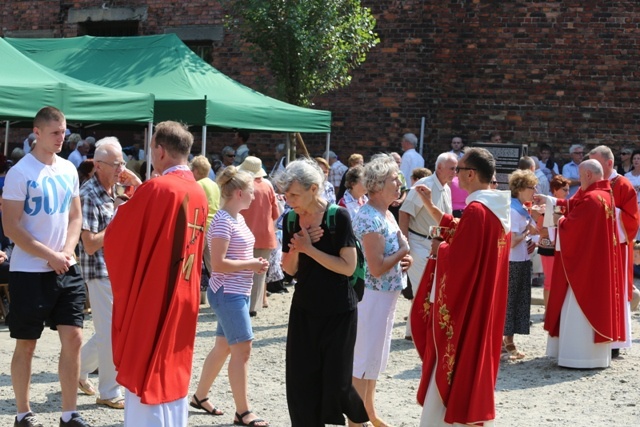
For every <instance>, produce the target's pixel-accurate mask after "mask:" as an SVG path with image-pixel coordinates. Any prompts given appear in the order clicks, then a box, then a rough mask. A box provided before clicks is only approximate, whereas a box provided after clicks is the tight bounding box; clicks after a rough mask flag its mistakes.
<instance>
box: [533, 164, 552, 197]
mask: <svg viewBox="0 0 640 427" xmlns="http://www.w3.org/2000/svg"><path fill="white" fill-rule="evenodd" d="M536 178H538V185H536V192H537V193H538V194H544V195H550V193H549V190H550V189H549V180H548V179H547V175H545V173H544V171H543V170H542V169H536Z"/></svg>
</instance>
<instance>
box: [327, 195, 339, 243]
mask: <svg viewBox="0 0 640 427" xmlns="http://www.w3.org/2000/svg"><path fill="white" fill-rule="evenodd" d="M338 207H339V206H338V205H336V204H335V203H332V204H330V205H329V207H328V208H327V219H326V223H327V228H328V229H329V233H331V235H332V236H333V235H334V234H335V233H336V227H337V224H336V213H338Z"/></svg>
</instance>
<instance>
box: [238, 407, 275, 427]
mask: <svg viewBox="0 0 640 427" xmlns="http://www.w3.org/2000/svg"><path fill="white" fill-rule="evenodd" d="M251 413H253V411H250V410H249V411H247V412H243V413H242V414H238V413H237V412H236V418H237V419H238V421H236V420H233V425H234V426H248V427H258V426H256V424H260V423H266V424H264V426H269V422H268V421H265V420H263V419H262V418H256V419H255V420H251V421H249V423H245V422H244V417H246V416H247V415H249V414H251ZM260 427H262V426H260Z"/></svg>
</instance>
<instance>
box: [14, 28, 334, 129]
mask: <svg viewBox="0 0 640 427" xmlns="http://www.w3.org/2000/svg"><path fill="white" fill-rule="evenodd" d="M6 40H7V42H9V43H10V44H11V45H13V46H14V47H15V48H16V49H18V50H19V51H20V52H22V53H23V54H25V55H26V56H28V57H29V58H31V59H33V60H35V61H36V62H38V63H40V64H42V65H44V66H46V67H49V68H52V69H53V70H56V71H58V72H60V73H63V74H65V75H67V76H70V77H74V78H76V79H78V80H82V81H85V82H90V83H93V84H96V85H100V86H105V87H109V88H113V89H121V90H125V91H129V92H140V93H150V94H153V95H154V96H155V115H154V121H155V122H159V121H163V120H178V121H181V122H184V123H187V124H189V125H197V126H211V127H214V128H222V129H234V128H237V129H250V130H255V131H271V132H309V133H328V132H330V131H331V112H329V111H324V110H314V109H309V108H302V107H298V106H295V105H291V104H288V103H286V102H282V101H279V100H277V99H274V98H270V97H268V96H265V95H263V94H261V93H259V92H256V91H254V90H252V89H250V88H248V87H246V86H244V85H242V84H240V83H238V82H236V81H235V80H233V79H231V78H229V77H227V76H226V75H224V74H223V73H221V72H220V71H218V70H216V69H215V68H214V67H212V66H211V65H209V64H207V63H206V62H204V61H203V60H202V59H201V58H200V57H198V56H197V55H196V54H195V53H193V52H192V51H191V50H190V49H189V48H188V47H187V46H186V45H185V44H184V43H182V41H180V39H179V38H178V37H177V36H176V35H175V34H166V35H157V36H140V37H91V36H83V37H75V38H67V39H16V38H7V39H6Z"/></svg>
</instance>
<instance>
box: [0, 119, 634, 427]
mask: <svg viewBox="0 0 640 427" xmlns="http://www.w3.org/2000/svg"><path fill="white" fill-rule="evenodd" d="M250 137H251V135H250V133H249V132H246V131H244V130H238V131H237V132H234V133H233V137H230V138H229V145H225V146H224V148H223V149H222V150H221V152H220V153H219V154H217V155H211V156H203V155H198V156H193V155H192V154H191V152H192V146H193V142H194V138H193V135H192V134H191V133H190V132H189V131H188V129H187V128H186V127H185V126H183V125H182V124H180V123H176V122H172V121H166V122H162V123H158V124H157V125H156V126H155V130H154V132H153V135H152V137H151V143H150V145H149V147H148V152H145V151H144V150H142V149H141V148H140V146H139V145H135V144H134V145H131V146H127V147H122V145H121V143H120V141H119V140H118V139H117V138H115V137H112V136H107V137H104V138H101V139H99V140H97V141H96V139H95V138H93V137H91V136H87V137H85V138H82V137H81V136H80V135H79V134H77V133H70V132H68V131H67V124H66V119H65V116H64V113H63V112H62V111H60V110H58V109H56V108H53V107H45V108H43V109H42V110H40V111H39V112H38V114H37V115H36V117H35V119H34V132H33V134H31V135H29V136H28V137H27V138H26V139H25V141H24V143H23V145H22V147H19V148H17V149H16V150H14V151H13V152H12V154H11V157H10V158H9V159H6V158H2V159H0V191H1V192H0V196H2V198H1V199H0V201H1V202H2V203H1V204H0V206H1V208H2V210H1V214H2V221H1V222H0V225H2V227H0V276H2V278H1V279H0V282H2V283H6V282H8V283H9V294H10V295H11V298H10V300H9V299H7V301H6V302H5V301H4V300H3V301H0V303H2V304H5V303H6V304H7V305H8V307H7V310H6V311H8V315H7V316H6V319H5V321H6V323H7V324H8V326H9V331H10V335H11V337H12V338H14V339H15V343H16V346H15V350H14V357H13V359H12V361H11V376H12V384H13V389H14V393H15V404H16V412H17V413H16V417H15V423H14V426H18V427H20V426H23V427H34V426H35V427H38V426H42V425H43V424H42V423H40V422H39V421H38V417H37V414H35V413H34V412H33V411H32V408H31V403H30V398H29V389H30V381H31V359H32V358H33V356H34V353H35V352H36V344H37V341H38V339H39V338H40V336H41V334H42V333H43V330H44V326H45V325H46V326H49V327H50V328H51V329H53V330H56V331H57V333H58V335H59V337H60V342H61V347H62V349H61V352H60V361H59V362H60V375H59V381H60V390H61V393H62V401H61V402H62V407H61V414H60V426H89V423H88V421H87V420H85V419H84V418H83V417H82V415H81V414H80V412H79V411H78V408H77V394H78V393H83V394H87V395H91V396H95V398H96V405H100V406H103V407H104V408H108V409H109V410H115V411H118V410H119V411H123V412H124V424H125V426H131V427H134V426H135V427H137V426H161V427H165V426H166V427H182V426H187V425H188V410H189V409H188V408H189V407H192V408H194V409H196V410H197V411H201V412H202V413H206V414H208V415H211V416H213V417H223V416H227V415H225V414H224V412H223V411H222V410H221V409H220V408H219V407H218V406H217V405H216V403H218V404H220V403H219V402H221V400H223V399H228V398H230V399H232V400H233V405H234V408H235V410H234V411H233V414H229V415H228V418H229V420H232V423H233V425H241V426H253V427H263V426H269V425H281V424H282V423H283V422H284V421H275V420H272V421H269V420H267V419H266V418H268V415H269V414H268V413H262V414H261V413H254V412H253V410H252V405H251V403H250V396H251V393H250V390H249V387H248V384H249V378H250V375H251V374H250V365H251V353H252V345H253V341H254V339H255V336H254V332H253V327H252V318H253V317H256V316H261V312H262V310H268V309H269V297H270V296H271V295H272V294H274V293H288V292H290V291H291V292H293V295H292V296H291V307H290V310H289V314H288V319H286V324H287V329H288V330H287V338H286V347H285V348H283V349H282V351H283V358H285V360H286V374H285V375H286V378H285V383H286V405H287V408H288V412H289V417H290V420H288V421H287V424H288V425H291V426H294V427H309V426H323V425H345V424H347V425H349V426H350V427H356V426H361V427H362V426H368V427H372V426H373V427H389V426H393V425H394V423H393V419H392V418H393V416H392V415H390V416H389V418H390V419H387V420H383V419H382V418H381V416H380V414H379V413H378V411H377V406H376V389H377V388H378V386H379V382H381V381H382V382H384V381H385V376H384V372H385V370H386V369H387V365H388V364H389V363H390V360H389V355H390V352H391V336H392V329H393V327H394V319H395V318H396V306H397V302H398V300H399V298H406V299H409V300H411V301H412V303H411V304H410V307H411V308H410V310H409V312H404V313H400V315H401V316H406V318H407V319H408V321H407V326H406V329H405V331H404V338H405V339H406V340H408V341H411V342H413V343H414V345H415V348H416V350H417V351H416V360H419V361H420V362H421V367H422V369H421V378H420V379H419V381H416V390H417V392H416V400H417V402H418V404H419V405H421V406H422V412H421V417H420V423H419V425H420V426H421V427H443V426H454V425H455V426H459V425H474V426H485V427H491V426H493V425H494V423H495V418H496V407H495V406H496V405H495V400H494V390H495V388H496V381H497V373H498V371H499V369H500V365H501V364H507V363H514V362H518V363H527V360H528V359H529V357H530V356H528V355H527V354H526V352H525V351H523V347H524V348H525V350H526V343H527V340H528V339H531V338H529V337H528V335H529V332H530V326H531V318H530V313H531V303H532V296H531V295H532V287H535V286H540V287H542V288H543V295H544V306H545V313H544V329H545V330H546V331H547V343H546V345H547V347H546V348H547V356H548V357H549V358H551V359H552V360H554V361H555V362H554V363H557V365H558V366H562V367H566V368H573V369H606V368H608V367H609V366H610V364H611V360H612V358H617V357H619V356H620V353H621V352H624V351H626V349H628V348H630V346H631V345H632V341H633V337H632V336H631V329H632V328H631V326H632V325H631V312H632V311H633V310H636V309H637V307H638V302H639V301H640V292H638V290H637V289H636V288H635V287H634V284H633V278H634V272H635V268H634V267H635V264H634V258H635V259H640V246H639V244H638V243H636V241H637V240H638V238H639V237H640V236H639V235H638V232H639V231H638V229H639V214H638V206H639V204H640V150H636V149H634V148H633V147H627V146H624V147H615V146H613V145H612V144H608V145H599V146H595V147H589V148H587V146H586V145H583V144H574V145H571V146H569V147H566V155H567V157H568V160H567V161H566V162H564V164H561V163H562V162H560V156H556V155H554V153H553V150H552V148H551V146H550V145H548V144H543V143H541V144H538V145H537V146H535V147H534V148H535V149H536V150H537V152H536V153H535V154H536V155H535V156H533V155H531V156H529V155H526V154H527V153H523V154H525V155H523V156H522V157H521V158H520V159H519V161H518V167H517V168H516V169H515V170H505V169H504V168H503V167H502V166H501V165H499V164H496V160H495V159H494V157H493V155H492V154H491V151H490V150H489V149H487V148H490V147H489V146H483V144H482V143H473V144H469V145H468V146H465V141H464V140H463V137H461V136H458V135H455V136H453V137H452V138H451V142H450V150H448V149H447V150H446V151H444V152H442V153H433V154H437V155H435V156H434V158H435V162H434V164H433V165H431V164H429V165H428V166H429V167H430V168H427V167H425V158H424V156H423V155H422V153H420V152H419V151H418V138H417V137H416V136H415V135H414V134H412V133H406V134H404V135H403V136H402V137H401V138H400V140H399V141H397V144H395V143H394V144H393V145H397V146H398V148H399V151H398V152H393V151H390V152H384V153H358V152H355V153H342V154H344V157H341V156H339V155H337V154H336V153H335V152H333V151H327V152H324V153H318V155H317V156H315V157H312V156H309V157H300V158H296V159H290V158H289V159H288V156H287V153H286V147H285V145H284V144H278V145H276V146H275V148H274V151H273V156H270V158H269V159H268V161H269V164H268V165H265V164H264V163H263V159H262V158H260V156H257V155H255V154H256V150H255V147H254V146H252V143H251V139H250ZM486 142H487V143H489V144H490V145H493V146H495V145H496V144H503V143H504V141H503V139H502V136H501V135H500V134H499V133H498V132H493V133H492V134H491V135H489V136H488V137H487V141H486ZM614 150H615V151H617V152H618V154H619V157H618V158H616V156H615V155H614ZM562 154H565V153H562ZM341 159H343V160H344V163H343V162H342V160H341ZM265 160H266V159H265ZM147 161H149V162H150V165H149V167H147V163H146V162H147ZM147 170H151V171H152V173H151V174H150V175H149V176H147ZM498 176H506V181H505V182H499V178H498ZM2 187H4V188H2ZM587 229H588V230H590V231H589V233H590V235H589V239H588V241H587V242H585V239H584V238H583V237H584V232H585V230H587ZM125 248H127V249H128V248H131V249H132V250H123V249H125ZM461 260H464V262H460V261H461ZM201 303H203V304H205V303H208V305H209V306H210V308H211V310H212V311H213V312H214V313H215V321H216V322H217V325H216V330H215V337H199V338H197V339H198V340H206V341H207V344H208V346H209V348H210V349H211V350H210V351H209V353H208V355H207V356H206V359H205V360H204V362H203V363H202V365H201V366H193V353H194V345H195V340H196V326H197V322H198V313H199V310H200V304H201ZM89 306H90V308H91V312H92V319H93V323H94V327H95V332H94V334H93V335H92V336H90V337H83V334H82V326H83V321H84V313H85V310H86V308H87V307H89ZM4 312H5V311H4V310H3V313H4ZM523 343H525V344H523ZM225 365H226V366H227V371H228V372H227V373H228V378H229V386H230V389H231V390H230V391H231V393H230V394H228V393H226V392H225V391H224V390H221V389H220V388H217V387H214V384H215V383H216V380H218V377H219V375H220V373H221V371H222V369H223V368H224V367H225ZM96 370H97V372H98V377H97V384H94V382H93V381H92V380H91V379H90V376H89V375H90V373H92V372H95V371H96ZM198 372H199V377H198V382H197V385H196V386H195V389H193V390H190V380H191V378H192V376H193V374H194V373H198ZM407 392H411V391H409V390H407ZM52 410H53V409H52ZM399 410H401V409H400V408H399ZM256 412H260V411H256ZM220 419H222V418H220Z"/></svg>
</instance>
